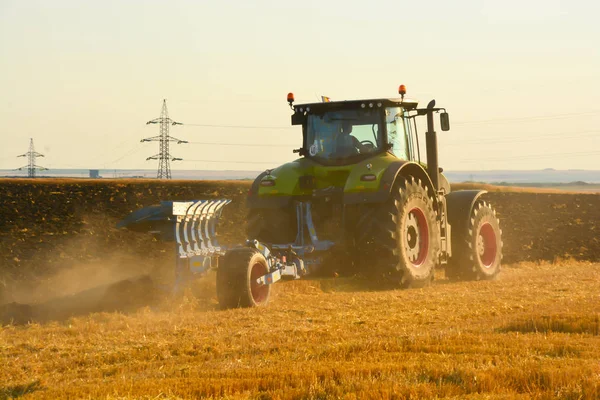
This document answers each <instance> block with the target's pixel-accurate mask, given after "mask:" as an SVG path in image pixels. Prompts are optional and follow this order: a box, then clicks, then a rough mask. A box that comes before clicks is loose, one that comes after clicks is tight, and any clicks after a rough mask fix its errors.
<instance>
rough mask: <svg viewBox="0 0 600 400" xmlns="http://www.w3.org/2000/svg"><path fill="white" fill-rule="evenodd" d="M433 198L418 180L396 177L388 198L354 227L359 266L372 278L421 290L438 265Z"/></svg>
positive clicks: (437, 243) (437, 233)
mask: <svg viewBox="0 0 600 400" xmlns="http://www.w3.org/2000/svg"><path fill="white" fill-rule="evenodd" d="M435 217H436V214H435V211H434V209H433V199H432V198H431V197H430V196H429V194H428V190H427V188H426V187H425V186H424V185H423V183H422V182H421V181H420V180H418V179H417V180H415V179H414V178H412V177H411V178H408V179H403V178H399V180H398V181H397V182H396V184H395V185H394V187H393V189H392V193H391V194H390V197H389V199H388V200H387V201H386V202H385V203H384V204H382V205H381V206H377V207H375V208H373V209H372V210H371V212H370V213H366V214H365V215H364V216H363V217H362V218H361V220H360V221H359V222H358V224H357V240H356V244H357V251H358V252H359V253H358V254H359V255H360V260H361V261H360V264H361V267H362V268H363V269H365V272H366V273H368V274H369V275H370V276H372V277H384V279H385V280H386V281H387V283H391V284H392V285H393V286H400V287H403V288H411V287H412V288H415V287H424V286H427V285H429V283H430V282H431V281H432V280H433V274H434V270H435V267H436V266H437V264H438V262H439V227H438V224H437V221H436V218H435Z"/></svg>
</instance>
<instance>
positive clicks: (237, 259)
mask: <svg viewBox="0 0 600 400" xmlns="http://www.w3.org/2000/svg"><path fill="white" fill-rule="evenodd" d="M267 273H268V266H267V260H266V259H265V257H264V256H263V255H262V254H261V253H259V252H258V251H257V250H255V249H250V248H239V249H232V250H230V251H228V252H227V253H226V254H225V256H223V258H222V259H221V260H219V268H218V269H217V298H218V299H219V305H220V306H221V308H223V309H227V308H236V307H259V306H263V305H266V304H267V302H268V301H269V295H270V294H271V285H259V284H258V283H257V282H256V280H257V279H258V278H260V277H261V276H263V275H265V274H267Z"/></svg>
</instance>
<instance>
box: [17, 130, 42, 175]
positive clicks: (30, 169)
mask: <svg viewBox="0 0 600 400" xmlns="http://www.w3.org/2000/svg"><path fill="white" fill-rule="evenodd" d="M17 157H27V161H28V163H27V165H25V166H23V167H21V168H17V169H18V170H19V171H20V170H22V169H25V168H27V177H29V178H35V171H37V170H40V171H45V170H47V169H48V168H45V167H40V166H39V165H36V164H35V159H36V158H38V157H44V155H43V154H40V153H38V152H36V151H35V148H34V147H33V139H29V151H28V152H27V153H25V154H21V155H20V156H17Z"/></svg>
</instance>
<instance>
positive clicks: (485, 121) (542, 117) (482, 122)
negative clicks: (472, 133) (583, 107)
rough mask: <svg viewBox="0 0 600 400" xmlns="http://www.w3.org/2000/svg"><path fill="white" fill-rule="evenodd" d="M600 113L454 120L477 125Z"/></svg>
mask: <svg viewBox="0 0 600 400" xmlns="http://www.w3.org/2000/svg"><path fill="white" fill-rule="evenodd" d="M596 114H600V110H595V111H586V112H580V113H569V114H549V115H538V116H531V117H517V118H494V119H487V120H477V121H462V122H461V121H458V122H454V123H453V124H454V125H475V124H495V123H510V122H520V121H534V120H539V121H542V120H553V119H563V118H570V117H577V116H582V115H596Z"/></svg>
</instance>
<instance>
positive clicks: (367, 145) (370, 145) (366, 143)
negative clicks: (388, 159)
mask: <svg viewBox="0 0 600 400" xmlns="http://www.w3.org/2000/svg"><path fill="white" fill-rule="evenodd" d="M360 144H361V145H362V146H364V147H365V149H367V150H372V149H374V148H375V143H373V142H371V141H370V140H361V141H360Z"/></svg>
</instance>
